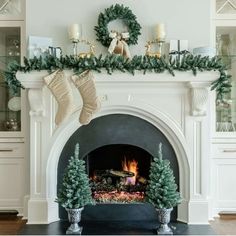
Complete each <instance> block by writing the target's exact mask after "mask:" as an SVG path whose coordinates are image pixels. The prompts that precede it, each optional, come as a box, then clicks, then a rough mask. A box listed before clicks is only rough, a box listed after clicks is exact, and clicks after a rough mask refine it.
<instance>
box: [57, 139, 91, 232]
mask: <svg viewBox="0 0 236 236" xmlns="http://www.w3.org/2000/svg"><path fill="white" fill-rule="evenodd" d="M56 202H58V203H59V204H61V206H62V207H64V208H66V210H67V212H68V218H69V222H70V223H71V225H70V227H69V228H68V229H67V231H66V234H81V233H82V227H80V226H79V225H78V223H79V222H80V219H81V212H82V210H83V208H84V206H86V205H88V204H94V201H93V199H92V191H91V188H90V185H89V178H88V175H87V174H86V173H85V162H84V160H82V159H79V144H78V143H77V144H76V145H75V152H74V156H72V157H71V158H70V160H69V164H68V166H67V168H66V169H65V172H64V176H63V182H62V185H61V187H60V189H59V193H58V196H57V199H56Z"/></svg>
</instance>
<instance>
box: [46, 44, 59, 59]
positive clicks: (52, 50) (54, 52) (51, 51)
mask: <svg viewBox="0 0 236 236" xmlns="http://www.w3.org/2000/svg"><path fill="white" fill-rule="evenodd" d="M48 51H49V55H51V56H53V57H57V58H60V57H61V56H62V49H61V47H51V46H49V47H48Z"/></svg>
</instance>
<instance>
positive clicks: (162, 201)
mask: <svg viewBox="0 0 236 236" xmlns="http://www.w3.org/2000/svg"><path fill="white" fill-rule="evenodd" d="M146 200H147V201H148V202H149V203H151V204H152V205H154V207H155V208H157V209H163V208H166V209H169V208H172V207H175V206H176V205H178V204H179V203H180V202H181V198H180V194H179V192H177V185H176V183H175V177H174V175H173V170H172V169H171V168H170V162H169V161H168V160H163V159H162V144H161V143H160V144H159V151H158V155H157V157H154V160H153V162H152V163H151V168H150V174H149V185H148V187H147V191H146Z"/></svg>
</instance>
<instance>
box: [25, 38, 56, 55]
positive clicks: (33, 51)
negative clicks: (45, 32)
mask: <svg viewBox="0 0 236 236" xmlns="http://www.w3.org/2000/svg"><path fill="white" fill-rule="evenodd" d="M51 46H52V38H48V37H39V36H29V46H28V49H29V58H34V57H37V58H39V57H40V56H41V57H43V58H45V57H46V56H47V55H48V54H49V47H51Z"/></svg>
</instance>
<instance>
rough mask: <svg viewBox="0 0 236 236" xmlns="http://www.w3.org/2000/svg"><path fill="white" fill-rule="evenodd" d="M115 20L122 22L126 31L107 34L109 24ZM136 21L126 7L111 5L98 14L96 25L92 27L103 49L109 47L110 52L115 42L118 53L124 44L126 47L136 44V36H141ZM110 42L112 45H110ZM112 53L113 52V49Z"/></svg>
mask: <svg viewBox="0 0 236 236" xmlns="http://www.w3.org/2000/svg"><path fill="white" fill-rule="evenodd" d="M117 19H121V20H123V22H124V23H125V25H126V26H127V28H128V30H125V31H124V32H117V31H116V30H115V31H114V34H113V33H112V32H109V30H108V24H109V22H111V21H114V20H117ZM136 19H137V18H136V16H135V15H134V14H133V13H132V11H131V10H130V9H129V8H128V7H125V6H123V5H119V4H116V5H112V6H111V7H109V8H107V9H105V12H104V13H100V14H99V17H98V25H97V26H95V27H94V29H95V31H96V35H97V40H98V41H99V42H101V43H102V45H103V46H105V47H109V46H110V45H111V46H110V51H112V50H111V49H112V48H114V44H115V41H116V44H118V45H117V46H118V49H119V50H118V49H117V50H118V51H121V48H122V47H121V45H123V46H124V42H125V43H126V44H127V45H135V44H137V42H138V36H139V35H141V32H140V30H141V26H140V24H139V23H138V22H137V20H136ZM122 33H123V34H122ZM112 41H113V43H112V44H111V42H112ZM113 51H115V49H114V50H113ZM126 52H127V48H126Z"/></svg>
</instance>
